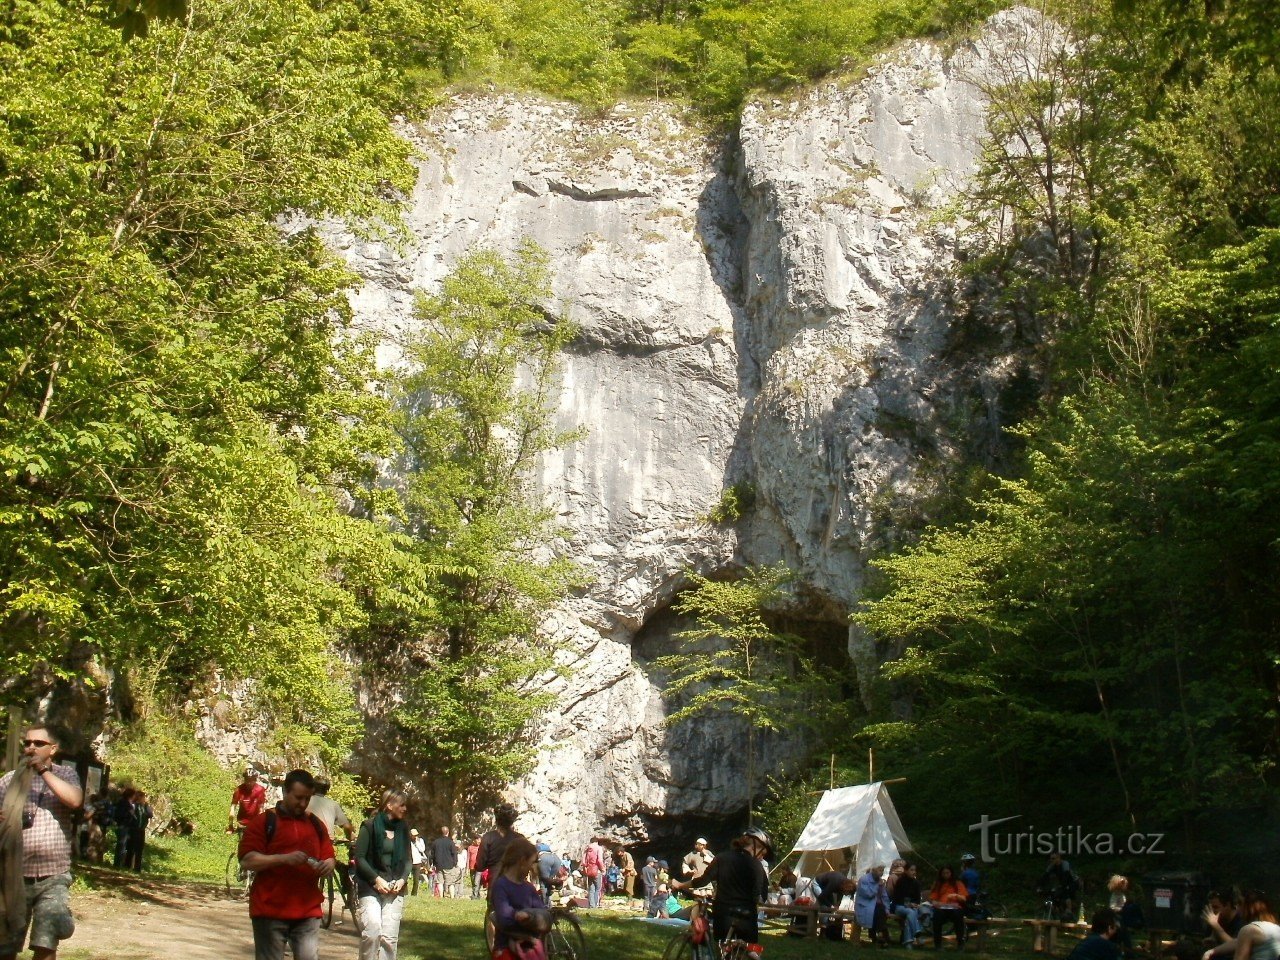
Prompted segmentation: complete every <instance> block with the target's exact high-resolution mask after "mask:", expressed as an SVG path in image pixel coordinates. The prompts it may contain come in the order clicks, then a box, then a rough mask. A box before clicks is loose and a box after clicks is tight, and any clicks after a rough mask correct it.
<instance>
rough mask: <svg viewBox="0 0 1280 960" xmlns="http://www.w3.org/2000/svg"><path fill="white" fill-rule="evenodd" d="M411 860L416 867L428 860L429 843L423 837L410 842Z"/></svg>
mask: <svg viewBox="0 0 1280 960" xmlns="http://www.w3.org/2000/svg"><path fill="white" fill-rule="evenodd" d="M409 859H410V860H411V861H412V862H413V865H414V866H415V867H416V866H417V865H418V864H420V863H422V862H423V861H425V860H426V859H427V841H425V840H423V839H422V838H421V837H414V838H413V839H412V840H410V841H409Z"/></svg>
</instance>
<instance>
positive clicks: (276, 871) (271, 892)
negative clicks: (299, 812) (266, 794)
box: [240, 806, 333, 920]
mask: <svg viewBox="0 0 1280 960" xmlns="http://www.w3.org/2000/svg"><path fill="white" fill-rule="evenodd" d="M271 812H272V813H273V814H274V815H275V821H276V826H275V835H274V836H273V837H272V838H271V843H270V844H268V843H267V814H266V813H260V814H258V815H257V816H256V817H254V818H253V819H252V820H250V821H249V823H248V824H247V825H246V827H245V831H244V835H243V836H241V837H240V859H242V860H243V859H244V857H245V854H248V853H267V854H276V853H292V852H293V851H294V850H301V851H303V852H304V853H305V854H306V855H307V856H309V857H315V858H316V859H317V860H328V859H330V858H331V857H332V856H333V841H332V840H330V839H329V831H328V830H327V829H326V828H325V826H324V824H322V823H320V821H319V820H317V819H316V818H315V817H313V816H311V814H305V815H303V816H301V817H290V816H286V815H285V814H283V813H282V812H281V810H280V807H279V806H277V807H276V808H275V810H273V811H271ZM317 824H319V825H320V829H319V830H317V829H316V825H317ZM322 899H323V897H322V896H321V893H320V875H319V874H318V873H316V872H315V871H314V870H312V869H311V867H309V866H308V865H307V864H305V863H303V864H299V865H297V866H294V865H292V864H291V865H289V866H282V867H270V868H268V869H266V870H262V871H259V872H258V873H256V874H254V877H253V888H252V889H251V890H250V891H249V916H251V917H270V918H271V919H272V920H306V919H307V918H308V917H318V916H320V912H321V911H320V901H321V900H322Z"/></svg>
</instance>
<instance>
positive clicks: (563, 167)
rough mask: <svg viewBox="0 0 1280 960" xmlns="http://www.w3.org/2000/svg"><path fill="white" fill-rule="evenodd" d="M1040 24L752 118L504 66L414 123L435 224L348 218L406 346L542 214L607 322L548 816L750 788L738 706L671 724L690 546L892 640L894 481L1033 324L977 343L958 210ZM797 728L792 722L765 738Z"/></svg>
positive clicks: (704, 560) (571, 278) (542, 825)
mask: <svg viewBox="0 0 1280 960" xmlns="http://www.w3.org/2000/svg"><path fill="white" fill-rule="evenodd" d="M1042 29H1043V24H1042V23H1041V22H1040V21H1039V19H1038V17H1037V15H1035V14H1033V13H1031V12H1030V11H1027V10H1021V9H1015V10H1012V11H1007V12H1005V13H1002V14H1000V15H998V16H996V17H995V18H993V19H992V20H991V21H990V22H989V23H988V24H987V25H986V27H985V28H984V29H983V30H982V31H981V32H980V33H979V34H978V35H976V36H975V37H974V38H972V39H970V40H967V41H964V42H960V43H958V44H956V45H954V46H952V47H944V46H940V45H938V44H934V43H927V42H917V43H911V44H907V45H904V46H902V47H901V48H899V49H897V50H895V51H894V52H892V53H891V54H889V55H887V56H885V57H884V58H882V59H881V60H879V61H878V62H876V63H875V64H874V65H873V66H872V67H871V69H870V70H868V71H867V72H866V73H865V74H864V75H862V76H860V77H859V78H856V79H845V80H837V81H832V82H829V83H825V84H823V85H822V86H820V87H818V88H815V89H812V90H809V91H807V92H804V93H803V94H801V95H797V96H795V97H792V98H785V99H772V100H766V101H761V102H757V103H753V104H751V105H749V106H748V108H747V109H746V111H745V113H744V115H743V118H742V122H741V125H740V129H739V131H738V132H737V134H736V136H734V137H731V138H728V139H719V138H708V137H707V136H705V135H704V134H702V133H700V132H698V129H697V127H696V126H695V125H694V124H693V123H692V122H691V121H690V119H689V118H687V117H685V116H683V115H682V114H681V113H680V112H679V111H678V110H676V109H674V108H672V107H669V106H665V105H658V104H650V103H640V104H628V105H624V106H621V107H618V108H617V109H615V110H613V111H612V112H611V113H610V114H608V115H607V116H605V117H603V118H599V117H583V116H580V115H579V114H578V113H577V112H576V111H575V110H574V109H573V108H571V107H568V106H564V105H559V104H554V103H548V102H544V101H540V100H536V99H532V98H528V97H520V96H513V95H500V94H494V95H491V96H474V95H471V96H460V97H456V98H454V99H453V100H451V101H450V102H448V103H447V104H446V105H445V106H443V107H441V108H440V109H439V110H438V111H437V112H436V114H435V115H434V116H433V117H432V118H430V119H429V120H428V121H427V122H425V123H423V124H422V125H420V126H416V127H414V128H412V129H409V130H407V131H406V135H407V136H409V137H410V139H411V140H412V141H413V143H414V145H415V146H416V147H417V148H418V150H419V152H420V155H419V161H418V163H419V167H420V175H419V179H418V185H417V188H416V190H415V192H414V195H413V197H412V209H411V212H410V215H409V222H410V227H411V230H412V235H413V241H412V243H411V244H410V246H409V248H408V249H407V250H402V251H400V252H396V251H395V250H393V249H392V248H390V247H388V246H384V245H379V244H361V243H356V242H353V241H349V240H341V239H339V240H338V241H337V242H338V243H339V245H340V246H342V247H343V249H344V251H345V253H346V254H347V256H348V257H349V259H350V261H351V262H352V263H353V264H354V265H355V266H356V267H357V268H358V269H359V270H360V271H361V273H362V275H363V276H364V277H366V278H367V283H366V285H365V286H364V288H363V289H362V290H360V291H359V292H358V294H357V295H356V296H355V297H354V305H355V309H356V311H357V313H358V314H359V315H360V316H361V317H362V318H363V319H364V320H365V321H366V322H367V323H368V324H369V325H370V326H371V327H373V328H375V329H377V330H379V331H380V332H381V333H382V335H383V336H384V338H385V343H386V348H385V359H386V360H387V361H388V362H392V361H394V358H395V352H396V348H395V342H396V335H397V332H398V331H401V330H403V329H405V325H406V324H409V323H411V322H412V318H411V305H412V296H413V291H414V290H415V289H416V288H430V287H431V286H432V285H433V284H435V283H436V282H438V280H439V279H440V278H441V277H442V276H443V275H444V274H445V273H446V272H447V271H448V270H449V268H450V267H451V265H452V264H453V263H454V262H455V260H456V259H457V258H458V257H459V255H460V254H462V253H463V252H464V251H466V250H469V249H471V248H472V247H473V246H475V245H485V246H490V247H494V248H498V249H511V248H512V247H513V246H514V244H515V243H516V242H517V240H518V239H519V238H521V237H525V236H531V237H532V238H534V239H535V240H537V241H538V243H540V244H541V245H542V246H543V247H544V248H546V249H547V250H548V251H549V252H550V253H551V255H552V269H553V271H554V275H555V291H556V295H557V297H558V299H559V301H560V302H559V304H558V305H557V306H558V307H560V308H562V309H565V310H567V311H568V313H569V314H570V315H571V316H572V317H573V319H574V320H575V321H576V322H577V323H578V324H579V325H580V327H581V330H582V333H581V337H580V339H579V341H578V342H577V344H576V345H575V347H574V349H573V350H572V351H571V352H570V353H569V355H568V356H567V357H566V363H565V368H564V378H563V383H562V389H561V394H560V402H559V413H558V415H559V418H560V420H561V422H562V424H563V425H564V426H566V427H568V426H576V425H583V426H585V427H586V428H587V431H588V432H587V435H586V438H585V439H584V440H582V441H581V442H579V443H576V444H574V445H573V446H571V447H569V448H567V449H565V450H563V451H561V452H560V453H558V454H557V455H555V456H553V457H549V458H547V460H546V462H545V463H544V464H543V465H542V473H541V484H542V487H543V489H544V490H545V493H546V496H547V497H548V498H549V499H550V500H551V502H553V503H554V504H555V505H556V506H557V508H558V511H559V514H560V519H561V521H562V522H563V523H564V525H565V526H566V527H567V528H568V529H570V530H571V531H572V550H573V553H574V555H575V557H576V559H577V560H578V561H579V562H580V563H582V564H583V565H584V566H585V567H586V568H587V569H588V571H589V573H590V575H591V578H592V586H591V588H590V589H589V590H588V591H587V592H586V593H585V595H584V596H582V597H579V598H575V599H573V600H572V601H570V602H567V603H566V604H565V605H564V606H563V607H562V609H560V610H559V611H558V612H557V613H556V614H555V616H554V617H553V618H552V619H551V620H550V621H549V622H548V624H547V629H548V630H549V631H550V632H552V633H554V634H555V635H556V636H558V637H560V638H562V639H566V640H568V641H570V644H571V647H572V649H573V650H574V651H575V655H574V662H573V663H572V667H573V670H574V672H573V675H572V677H571V678H569V679H567V680H554V681H551V683H552V688H553V689H554V690H555V691H556V693H557V696H558V708H557V709H556V710H555V711H554V712H553V713H552V714H551V715H550V716H549V717H547V718H546V721H545V724H544V728H543V732H542V742H543V747H544V749H543V750H542V752H541V754H540V763H539V767H538V770H537V771H536V772H535V774H533V775H532V776H531V777H529V778H528V779H527V780H526V781H525V782H523V783H521V784H519V785H517V786H516V787H515V789H514V794H515V795H516V799H517V800H518V802H520V803H521V804H522V805H523V806H524V807H525V808H526V809H527V810H528V811H529V812H528V813H527V814H526V815H525V816H524V818H523V819H522V821H521V826H522V828H523V829H525V830H526V831H528V832H531V833H534V834H538V835H539V836H545V837H547V838H548V839H551V840H552V841H553V842H554V843H556V844H557V845H564V846H565V847H567V848H570V849H574V848H578V847H580V845H581V844H582V842H583V841H584V840H585V838H586V837H587V836H588V834H590V833H593V832H598V831H600V830H601V829H602V828H603V829H605V830H607V831H608V832H612V833H614V834H615V835H618V836H626V837H628V838H630V839H633V840H635V839H645V838H649V837H653V836H660V835H662V834H663V832H664V831H666V830H667V829H669V825H670V823H671V822H672V821H673V820H675V819H680V818H682V817H699V816H701V817H708V818H710V817H724V816H726V815H732V814H734V813H735V812H736V811H738V810H740V809H741V807H742V805H743V796H744V793H745V784H744V783H743V782H742V777H743V769H742V765H741V761H740V751H738V750H737V749H736V744H737V743H739V742H740V741H741V738H742V733H741V731H740V730H737V729H735V728H734V727H733V725H732V724H729V723H725V722H721V721H707V722H703V723H699V724H693V725H689V726H687V727H684V728H681V729H671V730H667V729H664V727H663V725H662V718H663V716H664V713H665V710H664V704H663V701H662V697H661V678H660V677H657V676H655V675H653V674H652V672H651V671H650V669H649V667H648V664H649V662H650V660H651V659H652V658H653V657H655V656H657V655H660V654H661V653H664V652H669V651H671V650H673V649H675V648H676V642H675V641H673V640H672V632H673V630H674V629H675V628H677V627H678V626H679V624H678V622H677V620H676V618H675V617H674V615H673V614H671V613H670V611H669V610H668V607H669V604H670V602H671V600H672V598H673V595H674V594H675V593H676V592H677V591H678V590H679V589H680V587H681V585H682V577H683V571H686V570H688V569H693V570H697V571H700V572H702V573H708V574H709V573H715V572H718V571H722V570H727V569H730V568H732V567H733V566H734V565H740V564H743V563H767V562H773V561H776V560H778V559H782V560H785V561H786V562H787V563H789V564H790V565H791V566H793V567H794V568H795V569H796V570H797V571H798V572H799V573H800V574H801V576H802V578H803V579H804V580H805V581H806V582H807V583H808V584H810V585H811V590H810V592H809V594H808V595H807V596H806V598H805V602H804V604H803V606H801V607H799V608H798V609H797V611H795V613H796V615H797V616H798V617H799V618H802V619H803V618H807V619H808V620H809V621H810V625H811V627H812V629H811V630H810V632H811V634H812V636H813V637H814V638H815V641H816V642H825V643H832V642H835V643H838V644H839V645H841V646H842V647H843V646H845V645H847V646H848V649H849V656H850V657H851V658H852V659H851V660H850V666H849V669H850V671H851V672H853V671H854V669H855V667H854V662H855V659H856V658H857V657H859V656H861V657H866V656H867V655H868V654H867V651H865V650H861V649H860V646H859V644H858V643H857V642H856V638H852V637H849V635H848V630H847V628H846V626H845V616H846V614H847V612H848V611H849V609H850V608H851V607H852V605H853V604H854V603H855V602H856V600H857V597H858V594H859V590H860V588H861V585H862V581H863V576H864V570H865V564H866V560H867V558H868V554H869V552H870V550H871V549H873V548H874V546H875V545H876V544H877V543H878V542H880V541H882V539H883V538H884V537H885V536H886V535H889V534H890V533H891V530H889V529H888V528H887V526H886V524H888V523H889V522H890V518H891V517H892V514H893V510H892V506H893V504H894V503H895V502H901V501H910V500H911V499H912V498H913V497H915V496H917V495H918V493H919V492H920V490H921V489H923V488H924V487H927V486H928V483H929V482H931V481H930V478H931V477H933V476H935V475H936V467H937V465H938V464H939V463H945V462H947V461H948V460H949V459H954V457H955V455H956V452H957V451H956V449H955V445H954V441H953V440H952V439H950V438H952V437H954V436H957V435H964V436H969V437H972V436H975V435H978V434H981V433H982V432H983V430H984V429H985V430H987V431H988V433H990V434H994V430H993V429H992V428H995V427H998V425H999V422H1000V418H1001V411H1000V397H1001V392H1002V390H1003V389H1004V388H1005V386H1006V384H1007V382H1008V380H1009V378H1010V376H1011V371H1012V363H1011V362H1010V361H1008V360H1005V359H1002V356H1003V353H1004V348H1005V347H1007V344H1004V343H1000V342H997V343H996V345H995V347H994V348H991V349H988V350H987V351H986V352H985V354H983V355H981V356H977V355H966V356H961V355H960V354H959V353H958V352H957V351H955V350H954V349H952V348H953V347H954V345H955V337H954V330H953V321H954V318H955V315H956V312H955V309H954V302H955V299H956V296H957V291H956V290H955V289H954V288H953V284H952V282H951V281H950V280H949V279H948V276H949V269H950V267H951V264H952V262H953V259H954V257H955V253H956V237H955V227H954V226H953V225H950V224H948V223H947V221H946V219H945V218H940V217H936V216H935V213H936V211H938V209H939V208H940V207H941V206H942V205H944V204H945V203H947V201H948V200H949V199H951V198H952V197H953V196H954V195H955V193H956V191H957V190H958V188H959V187H960V185H961V184H962V183H963V182H964V180H965V177H966V176H967V175H968V174H969V173H970V172H971V171H972V169H973V167H974V164H975V161H976V158H977V156H978V152H979V149H980V144H981V141H982V137H983V98H982V96H981V93H980V88H981V84H980V82H979V81H980V80H981V79H982V78H984V77H990V76H993V75H995V74H996V73H997V72H998V71H997V68H999V67H1001V65H1002V64H1003V63H1004V61H1007V60H1009V59H1011V58H1015V57H1020V56H1023V55H1024V53H1025V51H1026V50H1027V49H1028V48H1029V47H1031V46H1034V44H1035V42H1036V37H1037V35H1038V33H1039V32H1040V31H1041V30H1042ZM996 339H997V341H999V337H997V338H996ZM958 419H959V420H963V421H964V423H963V424H962V425H961V426H962V429H959V430H958V429H957V428H956V423H957V420H958ZM736 481H746V482H749V483H751V484H753V485H754V486H755V488H756V490H757V491H758V495H757V498H756V503H755V506H754V508H753V510H752V511H751V513H750V515H749V516H748V517H746V518H745V519H744V520H743V522H742V523H740V524H739V525H738V526H737V528H736V529H731V528H728V527H724V526H716V525H713V524H710V523H708V522H707V521H705V520H703V519H701V518H702V517H703V516H705V515H706V513H707V512H708V510H709V509H710V508H711V507H712V506H713V505H715V504H716V503H717V501H718V500H719V498H720V497H721V495H722V493H723V491H724V490H725V488H726V486H727V485H729V484H731V483H733V482H736ZM379 695H380V696H383V697H386V696H389V695H390V694H388V693H386V692H385V691H383V692H381V693H380V694H379ZM371 706H376V704H371ZM794 753H795V747H794V745H788V744H787V743H786V742H785V741H772V742H770V743H768V744H767V745H766V758H765V763H763V764H762V766H763V767H764V768H765V769H770V768H771V769H774V770H777V769H779V768H780V767H781V766H783V765H785V763H786V762H787V761H788V759H789V757H790V756H791V755H792V754H794ZM428 789H429V787H428Z"/></svg>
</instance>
